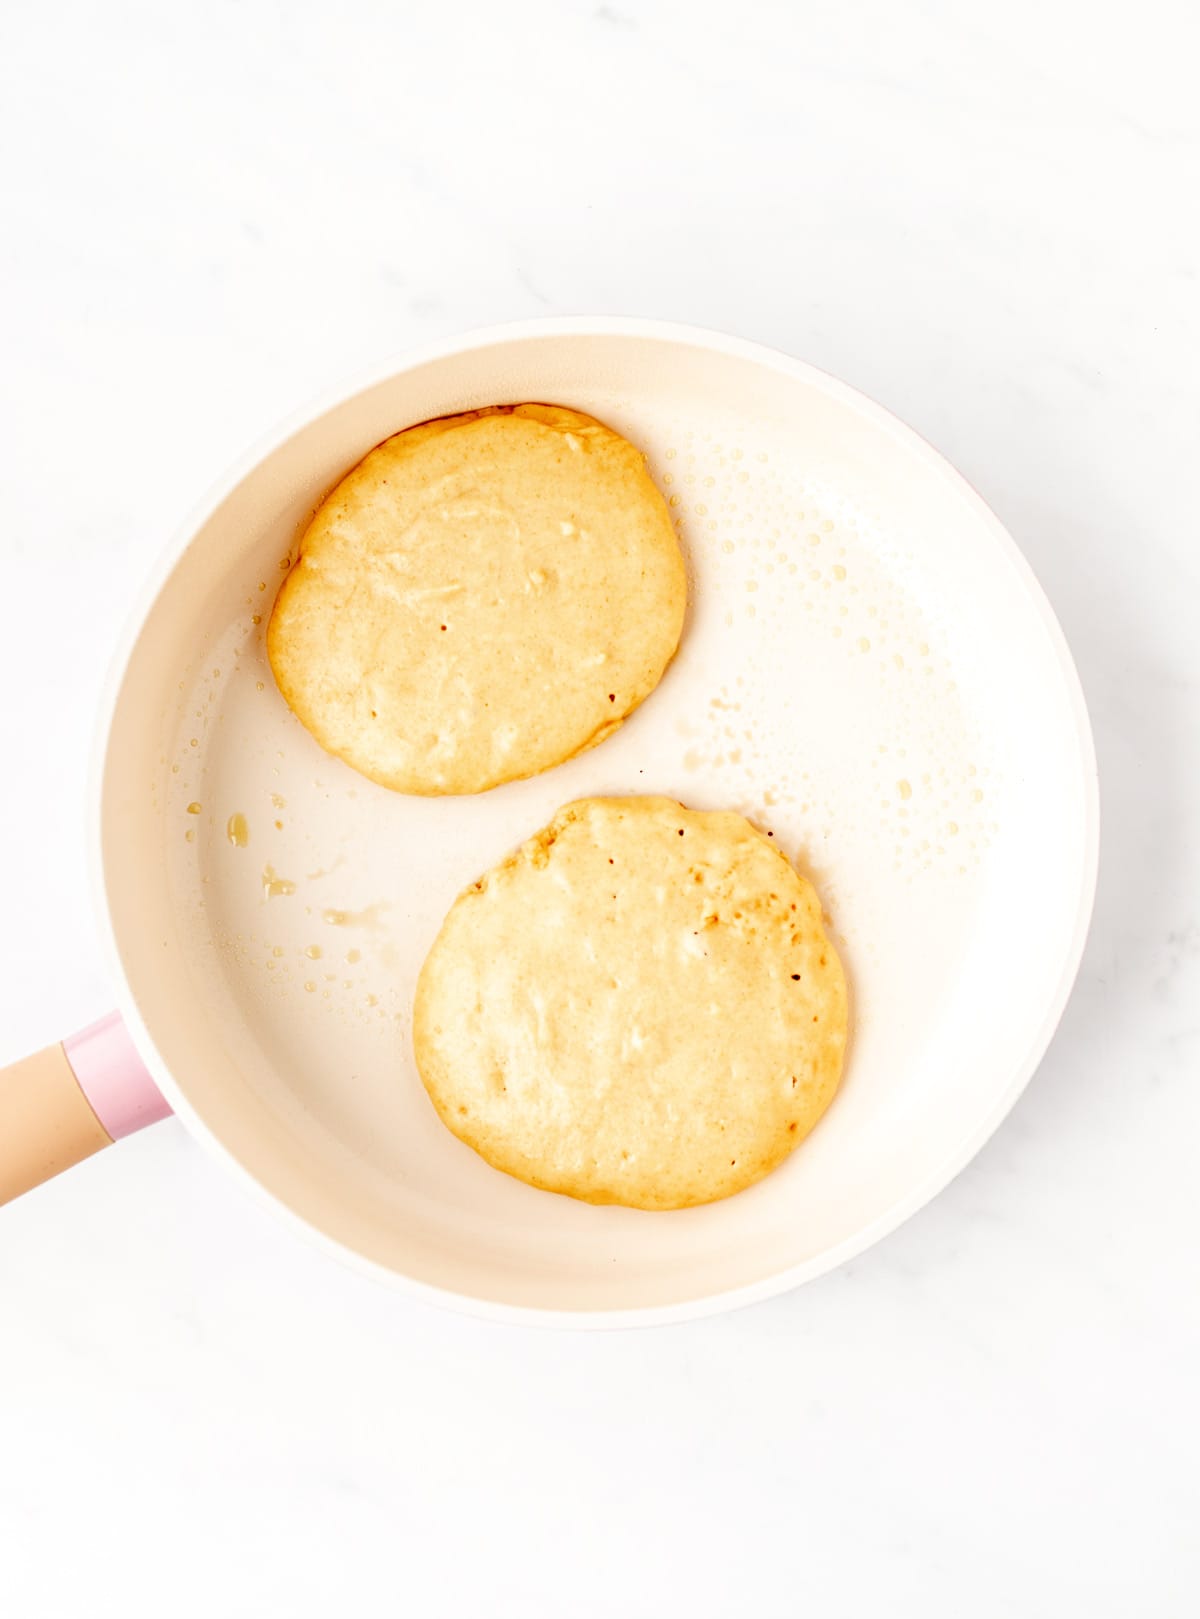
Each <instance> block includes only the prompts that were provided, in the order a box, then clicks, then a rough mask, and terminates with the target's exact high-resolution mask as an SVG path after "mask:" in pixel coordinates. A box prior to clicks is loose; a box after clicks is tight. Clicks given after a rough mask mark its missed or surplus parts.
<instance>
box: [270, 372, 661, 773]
mask: <svg viewBox="0 0 1200 1619" xmlns="http://www.w3.org/2000/svg"><path fill="white" fill-rule="evenodd" d="M685 606H686V581H685V574H684V564H683V558H682V556H681V554H680V550H679V544H678V541H677V539H676V536H675V532H674V528H673V526H672V523H671V519H670V516H669V514H668V511H667V507H666V504H665V502H664V501H663V498H662V496H661V495H660V494H659V492H658V490H657V489H656V487H655V485H654V483H653V481H652V479H651V478H650V476H649V474H648V472H647V471H646V466H645V458H644V457H643V455H642V453H641V452H640V451H639V450H637V449H636V448H635V447H634V446H633V445H632V444H630V443H629V442H628V441H627V440H626V439H624V438H622V437H621V436H620V434H618V433H616V432H614V431H613V430H612V429H611V428H608V427H606V426H604V425H603V424H602V423H601V422H598V421H595V420H593V419H592V418H591V417H589V416H584V415H581V414H580V413H579V412H578V411H574V410H568V409H565V408H562V407H559V406H554V405H539V404H523V405H516V406H512V407H498V408H495V409H489V410H483V411H473V412H469V413H467V414H465V415H461V416H450V417H445V418H443V419H441V420H439V421H433V422H426V423H424V424H422V425H421V426H419V427H413V428H409V429H408V430H407V431H405V432H402V433H398V434H396V435H395V436H394V437H393V438H390V439H387V440H386V441H385V442H384V443H383V444H381V445H379V446H378V447H377V448H376V449H374V450H372V451H371V453H370V454H369V455H368V456H366V458H365V459H364V460H363V461H362V462H360V464H359V465H358V466H357V467H355V468H354V469H353V471H352V472H350V473H349V474H348V475H347V476H346V477H345V478H343V480H342V481H341V483H339V484H338V485H337V487H336V488H335V489H334V490H333V491H332V493H331V494H330V495H329V496H328V497H327V498H326V499H325V501H324V502H323V503H322V505H321V506H320V508H319V509H318V511H317V512H316V514H315V516H314V517H313V519H312V521H311V523H310V524H309V526H308V528H307V530H306V532H305V534H304V536H303V538H302V540H301V543H300V551H299V557H298V559H297V561H296V563H295V565H294V566H293V568H292V569H291V571H290V573H289V574H288V577H287V579H286V580H285V581H284V584H283V587H282V589H281V590H280V592H279V595H278V598H277V599H276V602H275V608H274V611H273V613H272V615H271V621H270V624H269V626H268V633H267V651H268V655H269V657H270V661H271V667H272V669H273V671H274V674H275V679H276V681H277V683H278V685H279V689H280V691H281V692H282V693H283V696H284V698H285V699H286V701H287V702H288V704H289V706H290V707H291V708H292V709H293V710H294V711H295V713H296V714H297V715H298V716H299V718H300V720H301V721H302V722H303V724H304V725H305V726H306V727H307V729H308V730H309V731H311V732H312V734H313V736H315V737H316V739H317V741H318V742H319V743H320V744H321V745H322V747H324V748H326V749H327V750H328V751H329V752H330V753H333V754H336V755H338V756H339V757H340V758H342V759H344V760H346V762H347V763H348V764H350V765H353V766H354V768H355V769H357V770H359V771H361V772H362V773H363V775H365V776H369V777H370V778H371V779H372V780H374V781H377V782H381V783H382V784H383V785H384V786H386V787H391V788H394V789H396V790H398V791H401V792H406V793H423V794H439V793H474V792H481V791H483V790H484V789H486V788H489V787H494V786H497V785H498V784H499V783H501V782H505V781H512V780H516V779H518V778H520V777H523V776H531V775H534V774H536V773H537V772H538V771H542V770H546V769H548V768H549V767H550V766H552V765H555V764H558V763H560V762H561V761H562V760H564V759H568V758H571V757H572V756H573V755H574V754H576V753H580V752H582V751H583V750H584V749H585V748H588V747H593V746H595V744H596V743H598V742H600V741H602V740H603V738H604V737H606V736H607V735H609V734H610V733H611V732H612V731H614V730H616V728H617V727H618V726H619V725H620V724H621V722H622V720H623V719H624V718H625V717H626V716H627V715H628V714H630V713H631V712H632V710H633V709H634V708H636V707H637V705H638V704H639V703H640V702H641V701H642V700H643V698H645V697H646V696H647V695H648V693H649V692H651V691H653V689H654V687H655V686H656V685H657V684H658V682H659V680H660V679H661V678H662V675H663V671H664V670H665V668H666V666H667V664H668V663H669V661H670V659H671V657H672V655H673V653H674V651H675V648H676V646H677V645H678V642H679V637H680V633H681V631H682V627H683V617H684V610H685Z"/></svg>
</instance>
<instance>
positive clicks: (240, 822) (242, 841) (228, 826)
mask: <svg viewBox="0 0 1200 1619" xmlns="http://www.w3.org/2000/svg"><path fill="white" fill-rule="evenodd" d="M225 836H226V837H227V838H228V839H229V841H230V843H232V844H233V846H234V848H235V849H244V848H245V847H246V845H247V844H248V843H249V842H250V828H249V827H248V826H247V824H246V817H245V816H244V815H243V814H242V813H241V811H240V810H235V811H234V813H233V814H232V815H231V816H230V817H229V819H228V820H227V821H226V823H225Z"/></svg>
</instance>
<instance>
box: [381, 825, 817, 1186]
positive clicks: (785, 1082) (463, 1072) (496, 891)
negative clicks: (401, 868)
mask: <svg viewBox="0 0 1200 1619" xmlns="http://www.w3.org/2000/svg"><path fill="white" fill-rule="evenodd" d="M846 1032H847V1001H846V983H845V978H844V976H843V973H842V967H841V963H840V961H839V960H838V957H837V954H836V952H835V951H834V949H833V947H832V945H831V944H830V943H829V941H828V940H827V938H826V937H825V933H824V930H823V927H822V921H821V907H820V904H819V902H818V900H817V896H816V894H815V892H814V890H813V888H812V886H811V884H809V883H808V882H807V881H806V880H805V879H804V878H803V877H801V876H800V875H799V873H797V872H796V871H795V869H794V868H793V867H792V866H791V865H790V863H789V862H788V861H787V859H786V858H785V857H784V856H783V855H782V854H781V853H780V852H779V851H778V850H777V849H776V848H775V846H774V844H773V843H772V842H770V841H769V840H768V839H767V838H766V837H765V836H764V835H763V834H762V833H761V832H759V831H757V830H756V829H755V828H754V827H753V826H752V825H751V824H750V823H749V822H748V821H747V820H745V819H744V818H743V817H742V816H740V815H736V814H732V813H727V812H718V813H702V812H697V811H693V810H687V809H684V808H682V807H681V806H680V805H679V804H676V803H674V802H673V801H672V800H671V799H668V798H609V799H605V798H595V799H583V800H580V801H579V802H578V803H574V804H568V805H567V806H566V808H564V809H562V810H560V811H559V813H558V814H557V815H556V816H555V818H554V819H553V820H552V821H551V822H550V824H549V826H547V827H545V828H544V829H543V830H542V831H541V832H539V833H537V834H536V836H534V837H532V838H530V839H529V841H528V842H526V843H525V844H524V845H523V846H522V847H521V848H520V849H518V850H517V852H516V853H515V854H513V855H512V856H510V857H509V858H508V859H507V860H504V861H502V862H501V863H500V864H499V865H498V866H496V867H495V868H494V869H493V870H492V871H490V872H489V873H488V874H487V875H486V876H484V877H482V878H481V879H480V880H479V881H478V882H476V883H473V884H472V885H471V887H470V888H468V889H467V890H466V891H465V892H464V893H463V894H461V895H460V896H459V898H458V899H457V900H456V901H455V903H454V905H453V906H452V908H451V910H450V912H449V914H448V915H447V917H446V920H445V922H444V923H443V925H442V928H441V931H440V932H439V934H438V936H437V939H436V940H435V942H434V944H433V948H432V949H431V950H430V952H429V955H428V957H427V959H426V961H425V964H424V966H423V968H422V970H421V974H420V977H419V980H418V984H417V992H416V1004H415V1010H414V1020H413V1039H414V1047H415V1053H416V1060H417V1066H418V1069H419V1071H420V1074H421V1078H422V1080H423V1081H424V1084H425V1088H426V1090H427V1091H428V1093H429V1096H430V1098H431V1100H432V1101H433V1104H434V1106H435V1108H436V1109H437V1111H438V1113H439V1115H440V1116H441V1118H442V1120H443V1122H444V1123H445V1124H446V1125H447V1126H448V1128H449V1129H450V1130H452V1131H453V1132H454V1134H455V1135H456V1136H458V1137H459V1139H460V1140H462V1141H464V1142H466V1144H467V1145H468V1146H470V1147H472V1148H474V1150H475V1151H476V1152H477V1153H479V1154H480V1155H481V1156H482V1157H483V1158H485V1159H486V1160H487V1162H488V1163H490V1164H492V1165H494V1166H495V1168H497V1169H500V1170H504V1171H505V1172H506V1173H507V1174H509V1175H514V1176H516V1177H517V1179H519V1180H523V1181H526V1182H528V1183H529V1184H530V1185H531V1186H537V1187H543V1188H546V1189H548V1190H550V1191H555V1192H564V1193H566V1194H567V1195H568V1196H570V1197H576V1198H582V1199H584V1200H585V1201H587V1202H590V1203H621V1204H627V1205H629V1206H630V1207H633V1208H639V1209H679V1208H686V1207H688V1206H690V1205H693V1204H699V1203H709V1202H712V1201H714V1200H715V1199H717V1198H723V1197H728V1196H730V1195H731V1194H732V1193H734V1192H738V1191H740V1190H742V1189H743V1188H744V1187H747V1186H749V1185H751V1184H752V1183H753V1182H755V1181H757V1180H760V1179H761V1178H762V1177H763V1176H764V1175H767V1174H769V1173H770V1171H771V1170H772V1169H774V1168H775V1167H776V1166H777V1165H778V1164H780V1163H781V1162H782V1161H783V1159H784V1158H786V1157H787V1155H788V1154H789V1153H790V1152H791V1151H792V1149H793V1148H794V1147H796V1146H797V1145H798V1144H799V1142H801V1141H802V1140H803V1139H804V1137H805V1136H806V1135H807V1134H808V1133H809V1131H810V1130H811V1129H812V1128H813V1126H814V1125H815V1124H816V1122H817V1120H818V1119H819V1118H820V1117H821V1115H822V1114H823V1113H824V1111H825V1109H826V1108H827V1107H828V1105H829V1103H830V1101H831V1099H832V1097H833V1094H834V1091H835V1090H836V1088H837V1084H838V1080H839V1078H840V1075H841V1069H842V1059H843V1055H844V1052H845V1046H846Z"/></svg>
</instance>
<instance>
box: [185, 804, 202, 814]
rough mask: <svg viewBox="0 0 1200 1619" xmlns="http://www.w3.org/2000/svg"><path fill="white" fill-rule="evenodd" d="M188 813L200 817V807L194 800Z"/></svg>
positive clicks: (189, 806) (188, 808)
mask: <svg viewBox="0 0 1200 1619" xmlns="http://www.w3.org/2000/svg"><path fill="white" fill-rule="evenodd" d="M187 812H188V814H189V815H199V813H200V805H199V804H197V803H196V802H195V801H194V800H193V802H192V803H190V804H189V805H188V807H187Z"/></svg>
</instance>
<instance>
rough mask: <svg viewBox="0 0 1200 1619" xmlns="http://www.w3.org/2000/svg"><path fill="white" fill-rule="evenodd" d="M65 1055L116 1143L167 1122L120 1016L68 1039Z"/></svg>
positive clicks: (116, 1014)
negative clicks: (151, 1126)
mask: <svg viewBox="0 0 1200 1619" xmlns="http://www.w3.org/2000/svg"><path fill="white" fill-rule="evenodd" d="M63 1050H64V1051H65V1052H66V1054H67V1061H68V1062H69V1063H70V1064H71V1069H72V1072H73V1073H74V1075H75V1078H76V1079H77V1080H78V1081H79V1088H80V1090H81V1091H82V1092H83V1094H84V1095H85V1096H86V1097H87V1099H88V1103H89V1105H90V1107H91V1109H92V1112H93V1113H94V1114H95V1115H96V1117H97V1118H98V1119H99V1120H100V1123H101V1124H102V1125H103V1126H104V1128H105V1129H106V1130H107V1131H108V1133H109V1135H110V1136H111V1137H112V1139H113V1140H114V1141H118V1140H120V1138H121V1137H122V1136H129V1135H132V1134H133V1132H134V1131H135V1130H140V1129H142V1128H143V1126H144V1125H147V1124H154V1123H156V1122H157V1121H158V1120H159V1119H165V1118H169V1117H170V1113H171V1109H170V1107H169V1106H168V1105H167V1100H166V1098H165V1097H164V1096H163V1094H162V1092H161V1091H160V1090H159V1088H158V1086H157V1085H156V1084H155V1083H154V1081H153V1080H152V1079H151V1078H150V1075H149V1072H148V1071H147V1068H146V1065H145V1063H144V1062H143V1061H142V1059H141V1058H140V1057H139V1056H138V1054H137V1048H136V1047H135V1046H134V1043H133V1041H132V1040H131V1039H130V1038H129V1030H128V1029H127V1028H126V1027H125V1025H124V1023H123V1022H122V1021H121V1014H120V1013H119V1012H110V1013H109V1014H108V1016H107V1017H102V1018H101V1019H100V1021H99V1023H93V1024H92V1026H91V1028H89V1029H81V1030H80V1031H79V1033H78V1034H72V1035H70V1036H69V1037H68V1038H67V1039H66V1040H64V1041H63Z"/></svg>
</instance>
